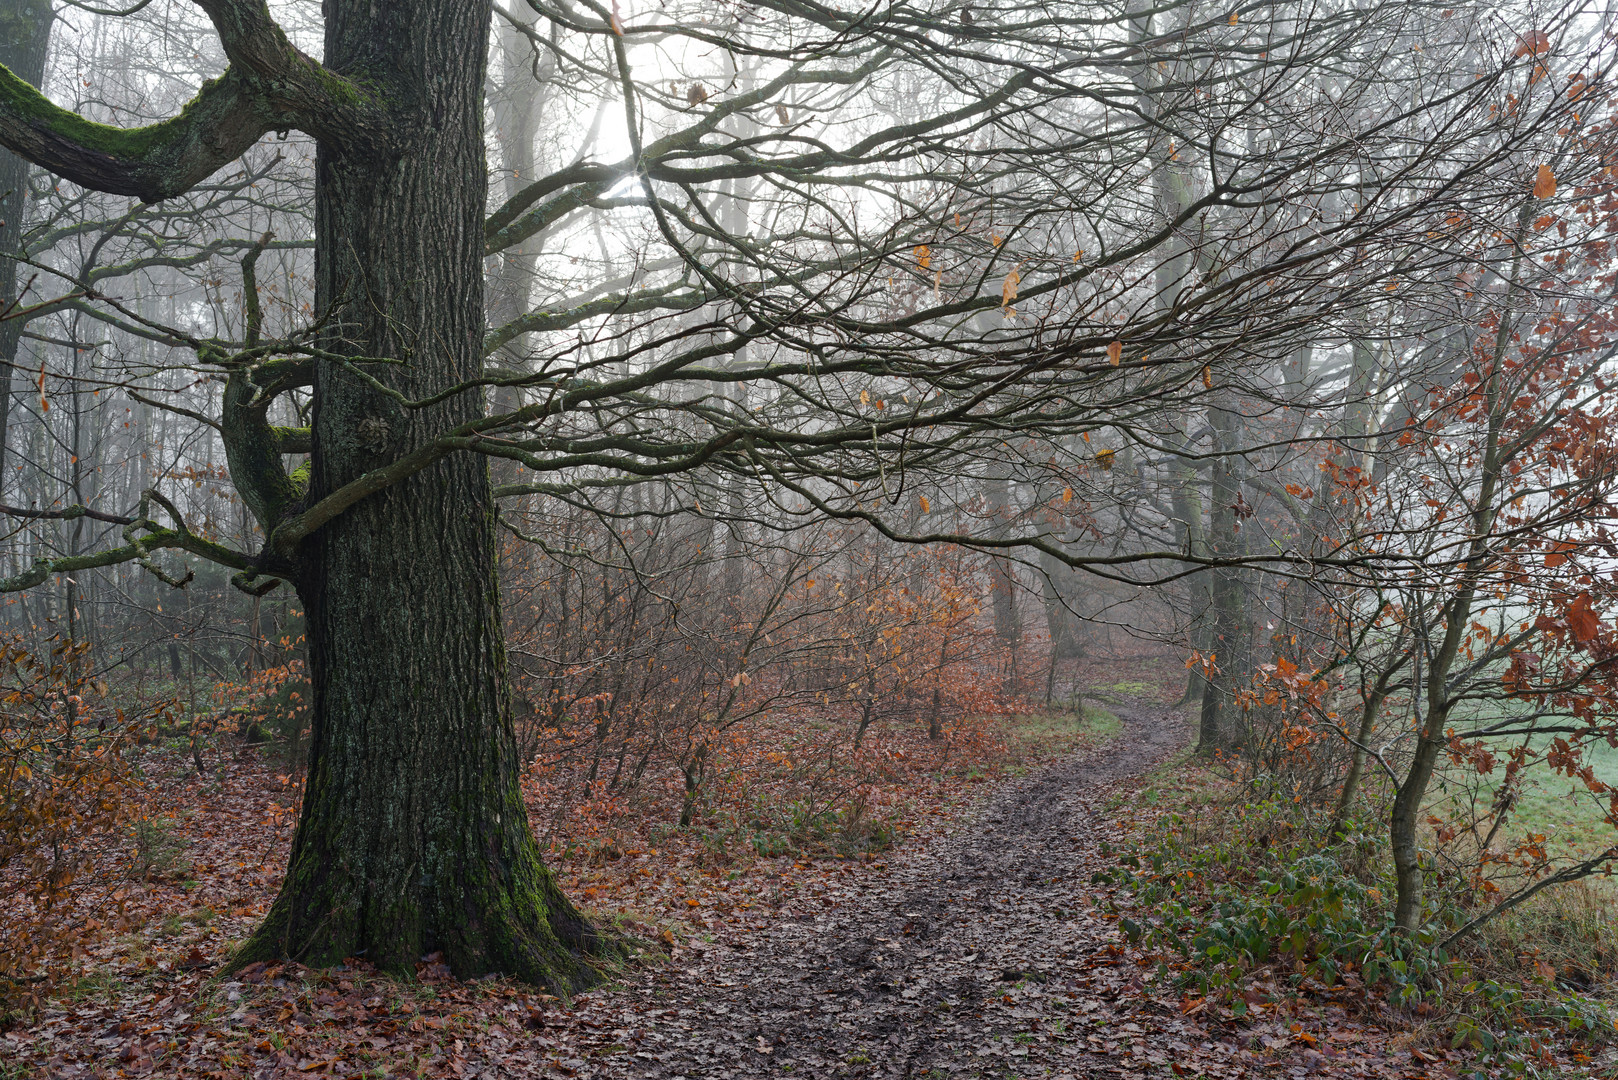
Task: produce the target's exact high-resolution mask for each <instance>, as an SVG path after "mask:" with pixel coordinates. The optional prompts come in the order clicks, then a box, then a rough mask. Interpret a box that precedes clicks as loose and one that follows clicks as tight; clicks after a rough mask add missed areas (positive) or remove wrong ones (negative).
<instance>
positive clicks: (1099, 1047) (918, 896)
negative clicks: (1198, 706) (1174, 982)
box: [566, 704, 1189, 1078]
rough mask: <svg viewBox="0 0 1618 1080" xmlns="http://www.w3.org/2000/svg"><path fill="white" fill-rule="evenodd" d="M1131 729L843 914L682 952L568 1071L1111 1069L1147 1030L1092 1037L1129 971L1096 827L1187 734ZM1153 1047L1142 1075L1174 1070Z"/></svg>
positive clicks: (1140, 708) (632, 990)
mask: <svg viewBox="0 0 1618 1080" xmlns="http://www.w3.org/2000/svg"><path fill="white" fill-rule="evenodd" d="M1118 715H1119V719H1120V720H1121V721H1122V723H1123V732H1122V734H1121V735H1120V736H1118V737H1117V738H1115V739H1113V740H1111V741H1110V742H1109V743H1108V744H1106V745H1105V746H1103V747H1102V748H1100V749H1098V750H1096V751H1093V752H1091V753H1090V754H1088V755H1086V756H1077V757H1074V758H1070V759H1066V760H1064V761H1061V762H1058V763H1056V764H1054V765H1050V766H1047V767H1045V768H1043V769H1041V770H1039V771H1038V772H1036V773H1033V774H1031V775H1029V776H1027V777H1024V778H1021V779H1019V780H1014V781H1008V782H1006V783H1004V784H1002V785H1001V786H1000V787H999V788H998V790H997V791H996V792H995V793H994V794H993V795H992V796H990V798H989V799H988V800H987V801H986V803H985V804H984V806H983V807H982V808H981V809H980V810H979V811H978V812H977V813H976V814H974V815H973V816H972V817H971V818H969V819H968V820H966V821H965V822H963V823H961V824H960V825H959V826H958V827H956V828H955V829H953V830H952V831H951V832H949V833H946V834H943V835H940V836H937V837H934V838H933V839H932V840H931V842H929V843H927V844H925V845H921V846H919V847H918V848H917V849H915V850H911V851H901V852H900V853H898V855H897V856H896V857H895V858H894V859H892V860H891V865H890V867H889V869H888V871H887V872H886V873H885V874H882V875H880V876H878V877H877V880H874V881H871V882H869V883H867V884H866V885H865V887H864V888H863V889H862V891H861V892H860V893H859V894H858V895H856V896H854V897H852V898H851V899H849V900H847V901H845V902H844V903H842V904H841V905H840V906H838V907H835V908H831V909H829V910H826V911H824V912H822V913H820V914H816V915H806V916H803V917H802V918H800V919H798V920H795V921H790V922H786V923H783V924H778V925H776V926H775V927H773V928H772V929H770V930H767V931H762V932H758V933H756V934H753V935H750V936H746V937H743V938H741V939H740V940H737V939H732V940H729V941H721V942H719V943H716V944H713V945H710V946H709V947H708V948H706V949H702V950H701V951H697V950H694V949H690V948H681V949H680V950H678V951H677V953H676V956H675V958H674V962H673V963H672V964H671V965H669V966H668V967H666V968H663V969H660V970H656V971H653V972H651V973H648V974H646V975H644V976H643V977H642V978H641V979H640V980H639V981H637V982H635V983H632V984H631V985H630V986H628V987H626V988H625V989H622V990H619V991H615V992H613V993H610V994H602V995H597V996H595V1000H594V1001H593V1002H592V1003H591V1004H590V1005H589V1006H588V1008H587V1010H586V1011H587V1013H588V1014H589V1015H590V1016H591V1017H593V1018H594V1023H593V1024H591V1026H592V1027H595V1028H596V1029H597V1031H599V1032H600V1035H599V1036H598V1037H599V1038H600V1039H602V1040H603V1041H604V1042H605V1041H606V1040H611V1042H610V1044H609V1045H610V1050H608V1046H607V1045H603V1046H602V1047H601V1049H603V1050H608V1053H607V1054H604V1055H601V1056H596V1055H591V1058H590V1059H589V1060H583V1059H578V1060H574V1061H570V1062H567V1063H566V1064H567V1065H568V1066H571V1067H572V1068H573V1069H574V1070H575V1071H576V1072H577V1074H579V1075H591V1076H599V1077H635V1078H664V1077H667V1078H673V1077H690V1078H698V1077H701V1078H708V1077H716V1078H717V1077H749V1076H786V1075H791V1076H816V1077H819V1076H830V1075H834V1074H838V1075H847V1076H881V1077H887V1076H894V1077H909V1076H927V1075H934V1076H943V1075H953V1074H961V1075H972V1074H983V1075H996V1076H1000V1075H1006V1071H1007V1070H1008V1069H1009V1070H1010V1071H1011V1072H1013V1073H1015V1074H1017V1075H1022V1076H1038V1075H1046V1074H1048V1073H1050V1074H1072V1075H1092V1074H1098V1073H1111V1072H1113V1071H1114V1069H1112V1068H1109V1067H1107V1065H1106V1064H1105V1062H1106V1059H1107V1058H1108V1057H1109V1056H1111V1055H1112V1054H1116V1051H1117V1049H1118V1047H1119V1041H1118V1040H1120V1039H1121V1040H1123V1042H1124V1044H1125V1045H1126V1046H1127V1045H1128V1044H1129V1042H1130V1040H1131V1039H1132V1038H1133V1037H1134V1034H1135V1033H1141V1034H1144V1032H1143V1029H1141V1028H1140V1027H1139V1025H1136V1024H1127V1025H1122V1026H1121V1030H1120V1029H1114V1028H1112V1027H1107V1028H1106V1031H1107V1036H1108V1037H1107V1038H1098V1037H1094V1036H1091V1035H1089V1034H1088V1032H1089V1031H1090V1030H1100V1028H1095V1029H1092V1027H1091V1024H1092V1023H1095V1022H1097V1021H1099V1020H1100V1019H1101V1017H1100V1016H1097V1015H1095V1014H1096V1013H1097V1012H1098V1011H1099V1012H1101V1013H1107V1012H1108V1011H1109V1009H1108V1006H1107V1003H1106V1002H1105V1001H1104V1000H1103V998H1104V996H1106V995H1103V993H1102V992H1101V990H1100V988H1099V987H1098V985H1097V977H1098V972H1099V974H1100V975H1101V976H1102V981H1103V982H1105V983H1106V984H1107V985H1108V986H1110V987H1112V989H1111V991H1109V994H1110V995H1116V993H1117V990H1118V989H1119V984H1122V983H1127V982H1128V981H1129V980H1130V979H1131V977H1132V976H1131V975H1126V974H1124V973H1123V972H1120V971H1116V970H1114V969H1115V968H1116V967H1117V966H1118V965H1117V962H1116V961H1114V962H1113V963H1112V965H1111V966H1107V965H1106V963H1105V961H1103V966H1102V967H1101V968H1100V969H1098V968H1097V956H1098V954H1101V955H1102V956H1105V955H1106V953H1107V951H1108V949H1109V946H1111V943H1112V942H1113V941H1114V940H1115V937H1116V935H1115V932H1114V930H1113V929H1112V924H1111V923H1109V922H1107V921H1106V920H1104V919H1103V918H1101V917H1100V914H1099V912H1097V911H1096V910H1095V908H1094V905H1093V904H1092V903H1091V902H1090V892H1091V884H1090V877H1091V875H1092V874H1093V873H1094V872H1095V871H1096V870H1097V869H1099V868H1100V865H1101V864H1100V862H1099V860H1098V854H1097V851H1096V839H1097V837H1096V825H1097V823H1098V821H1099V820H1100V817H1099V815H1100V813H1101V812H1102V809H1103V806H1104V804H1105V802H1106V801H1107V799H1108V797H1109V795H1111V794H1113V793H1114V790H1115V787H1116V785H1117V784H1118V782H1119V781H1122V780H1125V779H1127V778H1129V777H1133V776H1136V775H1138V774H1140V773H1141V772H1143V771H1144V770H1146V769H1148V768H1150V767H1151V766H1152V765H1154V764H1156V763H1157V762H1159V761H1161V760H1163V759H1164V758H1166V757H1168V756H1169V755H1170V754H1172V753H1173V752H1174V751H1175V750H1177V749H1179V748H1180V747H1182V746H1183V745H1185V743H1186V741H1187V739H1188V737H1189V733H1188V731H1187V729H1186V725H1185V722H1184V720H1183V719H1182V718H1181V716H1180V715H1179V714H1177V713H1176V712H1175V711H1174V710H1170V709H1166V708H1163V707H1161V706H1153V705H1147V704H1136V705H1132V706H1126V707H1123V708H1121V709H1119V710H1118ZM1114 951H1116V950H1115V949H1114ZM1134 986H1135V988H1138V986H1139V984H1138V982H1135V983H1134ZM1126 988H1127V987H1126ZM1128 1028H1134V1029H1135V1033H1132V1032H1130V1031H1129V1030H1128ZM1153 1041H1154V1042H1156V1041H1157V1039H1155V1038H1154V1039H1153ZM1141 1042H1142V1045H1141V1046H1140V1047H1138V1049H1139V1051H1140V1055H1141V1059H1142V1060H1141V1064H1146V1063H1147V1062H1148V1061H1151V1060H1152V1059H1156V1060H1157V1061H1159V1062H1168V1061H1172V1054H1173V1050H1172V1048H1171V1047H1169V1046H1167V1045H1158V1046H1146V1045H1144V1039H1143V1040H1141ZM1109 1043H1110V1047H1109V1045H1108V1044H1109ZM1109 1050H1110V1051H1111V1054H1109ZM612 1051H616V1052H612ZM1092 1052H1093V1053H1095V1054H1097V1055H1100V1056H1099V1057H1092ZM598 1053H599V1051H598ZM1131 1056H1133V1055H1131V1054H1130V1052H1129V1051H1128V1050H1126V1051H1125V1057H1131Z"/></svg>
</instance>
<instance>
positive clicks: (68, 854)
mask: <svg viewBox="0 0 1618 1080" xmlns="http://www.w3.org/2000/svg"><path fill="white" fill-rule="evenodd" d="M88 666H89V665H88V663H87V657H86V650H85V648H84V646H82V645H73V646H69V645H62V646H58V647H57V648H56V649H54V650H53V651H52V653H51V655H50V656H49V657H48V658H38V657H35V656H33V655H31V654H30V653H28V652H27V651H26V650H24V649H23V648H21V647H20V646H19V645H18V644H16V643H15V642H14V641H8V642H0V1010H5V1011H6V1012H8V1013H9V1012H11V1011H12V1010H15V1009H17V1008H19V1007H22V1006H24V1005H26V1004H28V1003H30V1002H37V1000H38V999H39V998H40V996H41V995H42V994H43V993H44V992H46V991H48V990H49V989H50V987H51V985H52V984H53V982H54V981H55V980H56V979H57V978H58V977H59V976H60V975H61V973H62V972H63V970H64V969H65V968H66V967H67V966H68V965H70V964H71V962H72V960H73V958H74V957H75V956H76V955H77V954H78V952H79V951H80V949H81V948H82V945H83V943H84V942H85V941H86V940H87V939H89V938H91V937H93V936H94V935H95V934H96V933H97V932H99V931H102V930H106V929H109V928H111V927H113V926H115V925H117V923H118V920H119V917H120V910H119V900H120V899H121V898H120V897H119V894H118V892H117V886H116V882H115V878H114V877H113V876H112V875H111V874H110V873H107V872H106V871H107V870H108V869H109V868H111V867H112V866H114V865H115V864H116V858H115V856H114V853H115V852H116V850H117V849H118V847H119V846H120V845H121V844H122V843H123V842H124V838H125V837H126V836H127V835H128V833H127V832H126V831H125V830H126V824H125V823H126V820H127V818H128V816H129V811H130V809H131V807H132V805H133V803H132V800H131V799H130V795H131V788H132V787H133V785H134V783H135V780H134V777H133V775H132V773H131V770H130V768H129V767H128V764H127V763H126V762H125V760H124V756H123V755H124V751H125V750H126V748H127V747H129V746H130V745H131V744H132V743H134V742H135V740H136V739H137V737H138V736H139V734H140V733H141V731H142V730H143V725H142V724H141V723H140V722H138V721H135V720H131V719H130V718H128V717H126V716H125V715H124V714H123V713H122V712H112V713H111V714H108V713H105V712H98V711H97V710H96V709H95V708H94V706H93V704H92V703H93V702H94V700H95V698H96V697H97V690H98V688H97V687H96V686H95V685H93V683H92V681H91V680H90V679H89V677H88V676H86V675H85V674H84V672H85V671H86V669H87V668H88ZM97 889H99V890H101V894H102V899H104V900H105V901H106V902H107V903H105V904H102V905H100V906H99V907H98V906H97V905H95V904H92V903H86V902H83V901H86V900H87V899H88V898H89V897H90V896H91V895H92V893H94V892H95V891H96V890H97ZM109 905H110V907H109Z"/></svg>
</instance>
